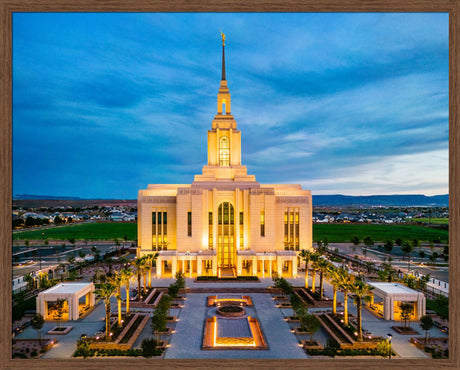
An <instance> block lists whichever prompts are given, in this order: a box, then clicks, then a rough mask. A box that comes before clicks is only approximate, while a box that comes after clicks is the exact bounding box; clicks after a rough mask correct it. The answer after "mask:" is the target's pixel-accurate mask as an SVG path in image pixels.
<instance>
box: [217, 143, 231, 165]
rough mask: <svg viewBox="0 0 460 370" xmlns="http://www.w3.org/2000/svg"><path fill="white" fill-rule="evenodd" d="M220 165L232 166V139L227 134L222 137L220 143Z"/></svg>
mask: <svg viewBox="0 0 460 370" xmlns="http://www.w3.org/2000/svg"><path fill="white" fill-rule="evenodd" d="M219 165H220V166H230V140H229V139H228V137H227V136H223V137H222V138H221V139H220V145H219Z"/></svg>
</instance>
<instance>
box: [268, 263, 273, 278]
mask: <svg viewBox="0 0 460 370" xmlns="http://www.w3.org/2000/svg"><path fill="white" fill-rule="evenodd" d="M269 266H270V267H269V269H268V276H269V277H270V276H272V260H270V262H269Z"/></svg>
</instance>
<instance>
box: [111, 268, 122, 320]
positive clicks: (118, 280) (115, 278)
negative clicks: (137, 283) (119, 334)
mask: <svg viewBox="0 0 460 370" xmlns="http://www.w3.org/2000/svg"><path fill="white" fill-rule="evenodd" d="M109 282H110V283H112V284H113V285H115V287H116V291H117V293H116V298H117V304H118V307H117V309H118V321H117V325H118V326H121V301H122V299H121V286H122V285H123V276H122V274H121V273H120V272H119V271H115V272H114V273H113V274H112V276H111V277H110V279H109Z"/></svg>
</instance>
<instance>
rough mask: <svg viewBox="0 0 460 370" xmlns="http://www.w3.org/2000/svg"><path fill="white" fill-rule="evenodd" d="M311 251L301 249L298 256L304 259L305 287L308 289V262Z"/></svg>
mask: <svg viewBox="0 0 460 370" xmlns="http://www.w3.org/2000/svg"><path fill="white" fill-rule="evenodd" d="M312 254H313V253H312V252H310V251H307V250H305V249H302V250H301V252H300V253H299V257H300V258H301V259H302V260H304V261H305V289H308V264H309V263H310V259H311V256H312Z"/></svg>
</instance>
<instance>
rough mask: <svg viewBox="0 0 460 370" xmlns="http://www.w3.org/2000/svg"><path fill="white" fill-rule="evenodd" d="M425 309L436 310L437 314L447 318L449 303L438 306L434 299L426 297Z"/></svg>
mask: <svg viewBox="0 0 460 370" xmlns="http://www.w3.org/2000/svg"><path fill="white" fill-rule="evenodd" d="M426 309H427V310H432V311H434V312H436V313H437V314H438V315H439V316H441V317H445V318H448V317H449V305H448V304H446V305H442V306H440V305H439V304H438V303H437V302H436V301H432V300H431V299H428V298H427V299H426Z"/></svg>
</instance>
